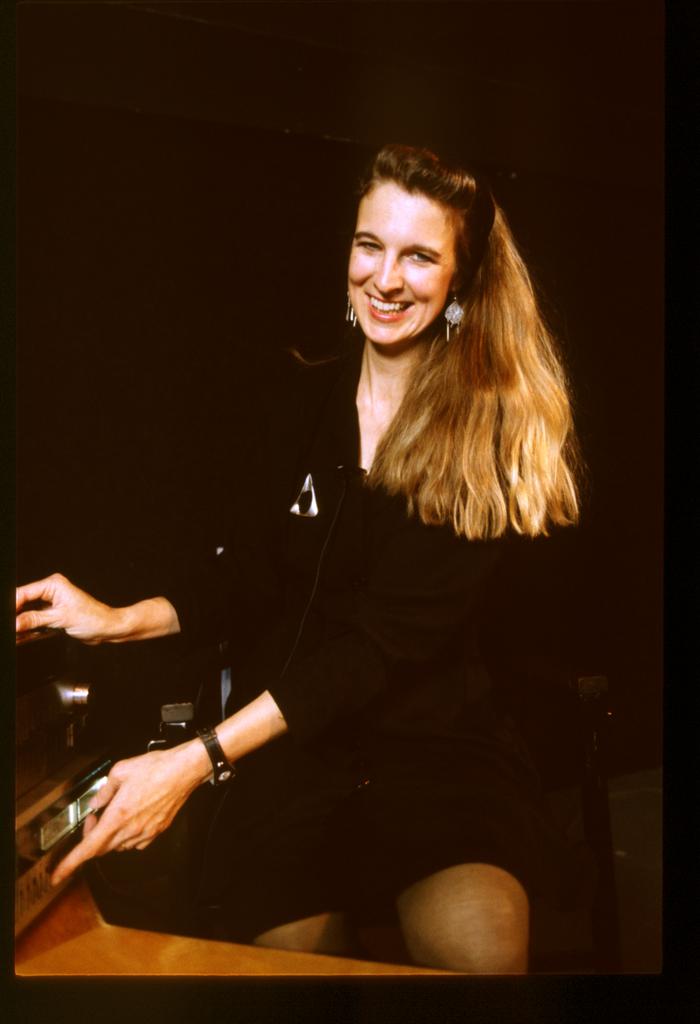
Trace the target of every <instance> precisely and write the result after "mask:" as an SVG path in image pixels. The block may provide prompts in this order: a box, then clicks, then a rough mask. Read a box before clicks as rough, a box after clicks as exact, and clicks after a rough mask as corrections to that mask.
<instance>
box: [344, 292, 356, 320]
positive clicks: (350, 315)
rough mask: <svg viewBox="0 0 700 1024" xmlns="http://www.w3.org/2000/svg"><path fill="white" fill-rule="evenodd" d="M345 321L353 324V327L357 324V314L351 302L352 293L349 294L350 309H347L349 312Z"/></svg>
mask: <svg viewBox="0 0 700 1024" xmlns="http://www.w3.org/2000/svg"><path fill="white" fill-rule="evenodd" d="M345 319H346V320H347V322H348V323H349V324H352V326H353V327H354V326H355V325H356V323H357V313H356V312H355V310H354V309H353V308H352V303H351V302H350V293H349V292H348V308H347V312H346V314H345Z"/></svg>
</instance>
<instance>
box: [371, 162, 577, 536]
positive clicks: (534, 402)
mask: <svg viewBox="0 0 700 1024" xmlns="http://www.w3.org/2000/svg"><path fill="white" fill-rule="evenodd" d="M386 181H391V182H394V183H396V184H397V185H399V186H401V187H402V188H404V189H406V191H409V192H417V193H421V194H423V195H426V196H428V198H431V199H434V200H436V201H437V202H440V203H441V204H442V205H443V206H445V207H446V208H447V209H448V210H449V211H451V212H452V215H453V217H454V218H455V225H456V228H457V231H456V256H457V265H458V274H457V293H456V297H457V300H458V302H459V304H460V305H461V307H462V309H463V311H464V317H463V319H462V322H461V323H460V325H459V326H458V328H457V329H455V328H452V329H451V331H450V340H449V342H446V341H445V332H444V330H441V331H440V337H439V338H436V339H435V340H434V341H433V343H432V344H431V346H430V348H429V351H428V353H427V355H426V357H425V358H424V359H422V360H421V361H420V362H419V363H418V365H417V366H416V368H415V370H414V372H413V375H412V377H411V380H410V383H409V386H408V387H407V389H406V393H405V396H404V398H403V401H402V403H401V406H400V407H399V409H398V411H397V413H396V415H395V417H394V419H393V420H392V423H391V425H390V426H389V428H388V430H387V431H386V433H385V435H384V437H383V438H382V440H381V441H380V444H379V446H378V448H377V452H376V455H375V458H374V461H373V463H372V468H371V470H370V473H369V475H368V478H367V483H368V484H369V485H370V486H381V487H383V488H384V489H385V490H387V491H388V492H389V493H391V494H403V495H405V496H406V498H407V501H408V508H409V511H410V512H411V513H416V514H418V516H419V517H420V519H421V520H422V521H423V522H425V523H428V524H443V523H451V524H452V526H453V528H454V530H455V531H456V533H458V534H461V535H464V536H466V537H469V538H472V539H486V538H489V537H498V536H500V535H502V534H503V533H505V531H506V530H507V528H508V527H511V528H512V529H513V530H515V531H516V532H517V533H521V534H527V535H530V536H533V537H534V536H537V535H538V534H546V533H547V532H548V527H549V525H551V524H556V525H567V524H571V523H574V522H576V521H577V519H578V494H577V487H576V479H575V477H576V470H575V467H576V464H577V451H576V442H575V437H574V433H573V421H572V414H571V403H570V400H569V393H568V387H567V381H566V376H565V373H564V370H563V367H562V364H561V361H560V358H559V356H558V354H557V351H556V346H555V344H554V341H553V338H552V337H551V335H550V333H549V331H548V329H547V327H546V325H545V323H544V321H543V318H542V316H541V314H540V312H539V310H538V307H537V301H536V299H535V294H534V291H533V287H532V283H531V280H530V276H529V274H528V271H527V268H526V267H525V264H524V263H523V260H522V258H521V257H520V255H519V253H518V251H517V248H516V246H515V242H514V240H513V236H512V234H511V232H510V229H509V227H508V224H507V222H506V219H505V216H504V214H503V212H502V211H501V210H500V208H499V207H498V206H497V205H496V204H495V202H494V201H493V198H492V196H491V194H490V192H489V191H488V190H487V189H486V188H485V187H484V186H482V185H481V184H480V183H479V182H477V179H476V178H475V177H474V176H472V175H471V174H469V173H467V172H466V171H463V170H461V169H457V168H452V167H449V166H447V165H446V164H445V163H443V162H442V161H440V160H439V158H438V157H436V156H435V155H434V154H433V153H430V152H429V151H427V150H422V149H414V148H412V147H408V146H397V145H392V146H385V147H384V148H383V149H382V150H380V152H379V153H378V155H377V156H376V157H375V160H374V163H373V165H372V168H371V170H370V173H369V175H368V177H367V178H366V180H365V182H364V183H363V186H362V189H361V191H360V195H361V196H363V195H367V193H368V192H369V191H370V190H371V189H372V188H373V187H374V186H375V185H376V184H378V183H379V182H386ZM450 298H452V296H450Z"/></svg>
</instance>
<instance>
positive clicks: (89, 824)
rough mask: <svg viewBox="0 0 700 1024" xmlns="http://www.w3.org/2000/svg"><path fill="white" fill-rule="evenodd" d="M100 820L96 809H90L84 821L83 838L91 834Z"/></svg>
mask: <svg viewBox="0 0 700 1024" xmlns="http://www.w3.org/2000/svg"><path fill="white" fill-rule="evenodd" d="M98 821H99V818H98V817H97V815H96V814H95V812H94V811H90V812H89V813H88V814H87V816H86V818H85V820H84V821H83V839H84V838H85V836H89V835H90V833H91V832H92V830H93V829H94V827H95V825H96V824H97V822H98Z"/></svg>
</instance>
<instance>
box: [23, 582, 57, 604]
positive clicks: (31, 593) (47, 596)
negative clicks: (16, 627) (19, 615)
mask: <svg viewBox="0 0 700 1024" xmlns="http://www.w3.org/2000/svg"><path fill="white" fill-rule="evenodd" d="M54 584H55V580H53V579H51V577H49V576H47V577H46V578H45V579H43V580H36V581H35V582H34V583H25V584H23V585H22V586H21V587H17V589H16V591H15V599H16V602H17V603H16V607H17V608H21V607H22V605H23V604H26V603H27V601H51V600H53V594H54Z"/></svg>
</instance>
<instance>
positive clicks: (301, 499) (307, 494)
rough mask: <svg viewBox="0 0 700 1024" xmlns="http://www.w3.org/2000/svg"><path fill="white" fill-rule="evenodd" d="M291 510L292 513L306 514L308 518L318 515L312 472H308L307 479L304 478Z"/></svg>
mask: <svg viewBox="0 0 700 1024" xmlns="http://www.w3.org/2000/svg"><path fill="white" fill-rule="evenodd" d="M289 511H290V512H291V513H292V515H295V516H305V517H307V518H308V517H312V516H317V515H318V503H317V501H316V492H315V491H314V482H313V480H312V479H311V473H307V474H306V480H304V483H303V484H302V486H301V490H300V491H299V495H298V497H297V499H296V501H295V502H294V504H293V505H292V507H291V508H290V510H289Z"/></svg>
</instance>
